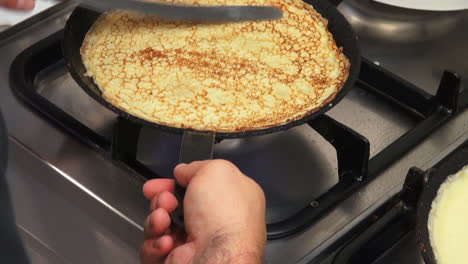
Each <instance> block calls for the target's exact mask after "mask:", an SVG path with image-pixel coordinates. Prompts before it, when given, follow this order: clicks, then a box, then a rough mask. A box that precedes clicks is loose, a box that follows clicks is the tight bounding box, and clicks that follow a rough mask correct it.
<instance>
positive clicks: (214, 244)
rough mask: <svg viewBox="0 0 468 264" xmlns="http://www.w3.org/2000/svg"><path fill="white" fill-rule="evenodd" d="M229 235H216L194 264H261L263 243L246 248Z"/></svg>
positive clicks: (241, 242) (246, 246) (238, 240)
mask: <svg viewBox="0 0 468 264" xmlns="http://www.w3.org/2000/svg"><path fill="white" fill-rule="evenodd" d="M232 238H233V237H232V236H229V235H217V236H215V237H214V238H213V239H211V240H210V242H209V243H208V245H207V246H206V247H205V250H203V252H201V254H200V256H199V258H197V261H195V263H196V264H262V263H263V261H262V259H263V251H264V246H265V245H264V244H265V243H264V242H259V243H255V245H253V246H248V245H246V244H245V243H243V242H244V241H243V240H240V239H236V240H233V239H232Z"/></svg>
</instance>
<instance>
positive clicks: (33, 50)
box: [10, 31, 468, 239]
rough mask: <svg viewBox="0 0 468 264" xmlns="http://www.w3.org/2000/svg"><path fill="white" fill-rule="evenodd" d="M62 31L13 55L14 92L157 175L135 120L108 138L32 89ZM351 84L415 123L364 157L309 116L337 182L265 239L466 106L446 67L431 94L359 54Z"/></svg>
mask: <svg viewBox="0 0 468 264" xmlns="http://www.w3.org/2000/svg"><path fill="white" fill-rule="evenodd" d="M62 34H63V32H62V31H60V32H57V33H55V34H53V35H51V36H50V37H48V38H46V39H44V40H42V41H39V42H38V43H37V44H35V45H33V46H31V47H30V48H28V49H26V50H24V51H23V52H22V53H21V54H20V55H19V56H18V57H17V58H16V59H15V60H14V62H13V64H12V67H11V71H10V82H11V87H12V89H13V91H14V93H15V94H16V95H17V96H18V97H19V98H20V99H21V100H22V101H24V102H25V103H26V104H27V105H28V106H30V107H32V108H34V109H35V110H37V111H38V112H39V113H41V114H42V115H44V116H45V117H46V118H47V119H49V120H51V121H52V122H53V123H54V124H55V125H57V126H58V127H60V128H62V129H64V130H65V131H67V132H68V133H70V134H72V135H73V136H75V137H76V138H78V139H79V140H81V141H82V142H84V143H85V144H87V145H88V146H90V147H92V148H93V149H95V150H97V151H99V152H100V153H102V154H103V155H105V156H106V157H108V158H109V159H110V160H112V161H114V162H115V163H117V164H119V165H121V166H123V167H125V168H126V169H128V170H130V171H131V172H133V174H134V175H135V176H136V177H140V178H142V179H144V178H146V179H149V178H157V177H159V176H158V175H157V174H156V173H155V172H153V171H151V170H150V169H148V168H147V167H145V166H144V165H143V164H142V163H140V162H139V161H137V159H136V153H137V151H138V149H137V145H138V137H139V134H140V130H141V126H140V125H138V124H135V123H132V122H131V121H128V120H127V119H124V118H118V120H117V122H116V125H115V127H114V132H113V137H112V140H108V139H106V138H105V137H103V136H101V135H99V134H98V133H96V132H95V131H93V130H91V129H90V128H88V127H86V126H85V125H83V124H82V123H80V122H79V121H78V120H76V119H75V118H73V117H72V116H70V115H69V114H67V113H66V112H65V111H63V110H62V109H60V108H59V107H57V106H56V105H54V104H53V103H52V102H50V101H49V100H47V99H46V98H44V97H42V96H41V95H40V94H39V93H38V91H37V90H36V89H35V87H34V81H35V79H36V77H37V76H38V74H39V73H40V72H41V71H43V70H44V69H46V68H47V67H49V66H51V65H54V64H56V63H59V62H62V61H63V56H62V53H61V40H62ZM356 86H358V87H360V88H362V89H365V90H367V91H370V92H373V93H375V94H377V95H379V96H381V97H382V98H384V99H386V100H389V101H390V102H392V103H393V104H394V105H395V106H398V107H400V108H402V109H403V110H405V112H406V113H407V114H408V115H410V116H413V117H415V118H417V119H418V120H419V123H418V124H417V125H416V126H414V127H413V128H412V129H411V130H410V131H408V132H407V133H406V134H404V135H403V136H401V137H400V138H398V139H397V140H395V141H394V142H393V143H391V144H390V145H389V146H387V147H386V148H385V149H383V150H382V151H381V152H380V153H378V154H377V155H375V156H374V157H373V158H372V159H369V141H368V140H367V139H366V138H365V137H363V136H362V135H360V134H358V133H357V132H355V131H354V130H352V129H351V128H349V127H347V126H346V125H344V124H342V123H340V122H338V121H336V120H334V119H332V118H330V117H329V116H327V115H322V116H320V117H319V118H317V119H314V120H312V121H310V122H309V123H308V124H309V125H310V126H311V127H312V128H313V129H315V130H316V131H317V132H318V133H319V134H320V135H322V136H323V137H324V138H325V139H326V140H327V141H328V142H330V144H331V145H333V147H334V148H335V149H336V153H337V160H338V173H339V182H338V183H337V184H336V185H335V186H333V187H332V188H331V189H330V190H329V191H328V192H326V193H325V194H323V195H322V196H320V197H319V198H318V199H316V200H315V201H311V202H310V203H309V204H306V205H304V209H302V210H301V211H299V212H298V213H297V214H295V215H294V216H292V217H291V218H289V219H287V220H285V221H282V222H278V223H273V224H269V225H268V238H269V239H275V238H281V237H284V236H287V235H291V234H294V233H296V232H298V231H300V230H302V229H303V228H305V227H307V226H309V225H311V224H312V223H313V222H314V221H315V220H317V219H318V218H320V217H321V216H322V215H323V214H324V213H326V212H327V211H329V210H330V209H331V208H333V206H335V205H337V204H338V203H340V202H341V201H343V200H344V199H346V198H347V197H348V196H349V195H350V194H352V193H353V192H356V191H357V190H359V189H360V188H361V187H362V186H364V185H366V184H367V183H369V182H370V181H372V180H373V179H374V178H376V177H377V175H378V174H379V173H380V172H381V171H382V170H384V169H385V168H387V167H388V166H389V165H391V164H392V163H393V162H395V161H397V160H398V159H399V158H400V157H402V156H403V155H404V154H405V153H406V152H407V151H409V150H410V149H412V148H413V147H414V146H416V145H417V144H418V143H420V142H421V141H422V140H424V139H425V138H426V137H427V136H428V135H429V134H431V133H432V132H433V131H434V130H435V129H437V128H438V127H439V126H440V125H442V124H444V123H445V122H447V121H448V120H449V119H450V118H452V117H453V116H455V115H456V114H457V113H458V111H460V110H461V109H464V108H466V107H467V106H468V91H464V92H462V93H461V84H460V78H459V77H458V76H457V75H456V74H455V73H451V72H445V73H444V75H443V77H442V81H441V84H440V87H439V90H438V92H437V94H436V96H432V95H430V94H427V93H426V92H424V91H423V90H421V89H419V88H417V87H415V86H414V85H412V84H410V83H408V82H406V81H405V80H402V79H401V78H399V77H397V76H395V75H394V74H392V73H390V72H388V71H386V70H384V69H382V68H380V67H378V66H376V65H374V64H373V63H372V62H370V61H369V60H366V59H363V63H362V66H361V73H360V76H359V81H358V83H357V84H356Z"/></svg>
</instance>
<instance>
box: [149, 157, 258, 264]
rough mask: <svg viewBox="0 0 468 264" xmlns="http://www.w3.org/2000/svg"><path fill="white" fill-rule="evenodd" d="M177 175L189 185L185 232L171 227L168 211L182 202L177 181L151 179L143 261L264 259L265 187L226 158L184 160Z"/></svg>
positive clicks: (209, 263) (251, 261) (212, 263)
mask: <svg viewBox="0 0 468 264" xmlns="http://www.w3.org/2000/svg"><path fill="white" fill-rule="evenodd" d="M174 176H175V177H176V179H177V181H178V182H179V183H180V184H181V185H182V186H185V187H187V191H186V193H185V198H184V219H185V232H184V231H182V230H177V229H176V228H174V227H171V218H170V216H169V213H171V212H172V211H174V210H175V208H176V207H177V204H178V202H177V200H176V198H175V196H174V195H173V194H172V192H173V191H174V181H173V180H169V179H156V180H150V181H148V182H147V183H146V184H145V185H144V186H143V193H144V194H145V196H146V197H147V198H148V199H150V200H151V214H150V215H149V216H148V217H147V219H146V221H145V242H144V243H143V245H142V248H141V262H142V263H143V264H150V263H151V264H155V263H166V264H167V263H171V264H172V263H175V264H177V263H184V264H185V263H204V264H218V263H223V264H224V263H238V264H243V263H249V264H259V263H261V259H262V256H263V251H264V248H265V242H266V225H265V196H264V194H263V191H262V189H261V188H260V187H259V186H258V185H257V184H256V183H255V182H254V181H253V180H252V179H250V178H248V177H247V176H245V175H244V174H242V172H240V171H239V169H238V168H237V167H236V166H234V165H233V164H232V163H230V162H228V161H223V160H212V161H196V162H193V163H190V164H188V165H186V164H181V165H179V166H177V167H176V168H175V169H174Z"/></svg>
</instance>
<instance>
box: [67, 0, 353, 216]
mask: <svg viewBox="0 0 468 264" xmlns="http://www.w3.org/2000/svg"><path fill="white" fill-rule="evenodd" d="M305 2H306V3H308V4H310V5H312V6H313V7H314V8H315V9H316V10H317V11H318V12H319V13H320V14H322V16H323V17H324V18H326V19H327V20H328V29H329V30H330V32H331V33H332V35H333V36H334V38H335V41H336V43H337V45H338V46H339V47H343V51H344V54H345V55H346V56H347V57H348V59H349V61H350V63H351V68H350V73H349V77H348V79H347V81H346V82H345V84H344V85H343V87H342V89H341V90H340V91H339V92H338V93H337V94H336V96H335V98H334V99H332V100H331V101H330V102H328V103H327V104H325V105H324V106H323V107H321V108H320V109H319V110H318V111H315V112H313V113H311V114H309V115H307V116H305V117H304V118H302V119H300V120H296V121H292V122H290V123H287V124H284V125H280V126H276V127H271V128H267V129H260V130H251V131H242V132H233V133H225V132H220V133H217V132H216V131H194V130H191V129H182V128H176V127H169V126H165V125H162V124H158V123H153V122H149V121H146V120H143V119H141V118H139V117H136V116H134V115H132V114H130V113H127V112H126V111H123V110H121V109H119V108H117V107H115V106H114V105H112V104H111V103H109V102H107V101H106V100H105V99H104V98H103V97H102V93H101V91H100V90H99V88H98V87H97V85H96V84H95V83H94V81H93V80H92V78H89V77H87V76H85V75H84V74H85V72H86V69H85V67H84V65H83V63H82V61H81V54H80V48H81V45H82V43H83V40H84V38H85V36H86V33H87V32H88V31H89V29H90V28H91V26H92V25H93V23H94V22H95V21H96V19H97V18H98V17H99V15H100V14H99V13H97V12H95V11H92V10H89V9H85V8H81V7H78V8H76V9H75V10H74V11H73V13H72V14H71V16H70V18H69V19H68V21H67V24H66V26H65V31H64V40H63V54H64V57H65V60H66V62H67V66H68V69H69V70H70V73H71V75H72V77H73V78H74V79H75V81H76V82H77V83H78V84H79V85H80V86H81V88H82V89H83V90H84V91H85V92H86V93H87V94H88V95H90V96H91V97H92V98H94V99H95V100H96V101H98V102H99V103H101V104H102V105H104V106H105V107H107V108H108V109H110V110H112V111H114V112H115V113H117V114H118V115H120V116H122V117H124V118H127V119H129V120H131V121H133V122H136V123H139V124H141V125H144V126H150V127H156V128H159V129H162V130H166V131H169V132H173V133H178V134H183V140H182V148H181V155H180V161H181V162H184V163H189V162H192V161H195V160H206V159H211V158H212V150H213V145H214V138H215V137H216V138H218V139H224V138H238V137H248V136H258V135H263V134H268V133H273V132H277V131H281V130H286V129H288V128H291V127H294V126H297V125H301V124H304V123H306V122H308V121H309V120H311V119H313V118H314V117H317V116H319V115H321V114H323V113H325V112H326V111H328V110H329V109H330V108H332V107H333V106H335V105H336V104H337V103H338V102H339V101H341V99H343V97H344V96H345V95H346V93H347V92H348V91H349V90H351V88H353V86H354V83H355V82H356V79H357V77H358V74H359V70H360V66H361V54H360V50H359V47H358V43H357V37H356V35H355V33H354V31H353V30H352V28H351V25H350V24H349V23H348V21H347V20H346V19H345V18H344V16H343V15H342V14H341V13H340V12H339V11H338V10H337V9H336V7H335V6H334V5H332V4H331V3H330V2H328V1H326V0H306V1H305ZM176 196H178V198H179V201H182V198H183V189H182V188H181V187H180V186H178V187H177V188H176ZM182 212H183V208H182V207H181V206H179V207H178V208H177V210H176V212H175V214H176V215H178V216H177V217H175V218H174V217H173V220H174V221H175V222H176V223H178V224H181V221H183V218H182Z"/></svg>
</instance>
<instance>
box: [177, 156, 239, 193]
mask: <svg viewBox="0 0 468 264" xmlns="http://www.w3.org/2000/svg"><path fill="white" fill-rule="evenodd" d="M203 170H206V171H207V172H209V174H215V175H219V177H222V176H225V175H231V174H234V175H241V173H239V172H240V171H239V170H238V169H237V167H236V166H235V165H234V164H232V163H231V162H229V161H227V160H205V161H195V162H192V163H190V164H179V165H178V166H177V167H175V169H174V177H175V178H176V179H177V182H179V183H180V184H181V185H182V186H184V187H186V186H187V185H188V184H189V182H190V181H191V180H192V179H193V178H194V177H195V176H196V175H197V173H198V172H201V171H203Z"/></svg>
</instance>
